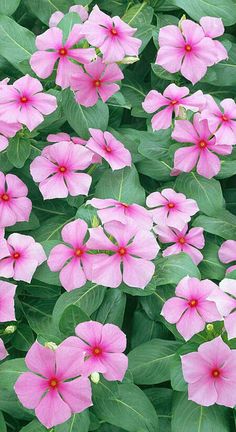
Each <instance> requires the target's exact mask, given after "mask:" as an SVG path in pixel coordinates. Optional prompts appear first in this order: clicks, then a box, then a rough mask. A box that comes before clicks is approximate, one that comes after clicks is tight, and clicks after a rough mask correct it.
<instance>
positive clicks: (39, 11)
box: [25, 0, 81, 25]
mask: <svg viewBox="0 0 236 432" xmlns="http://www.w3.org/2000/svg"><path fill="white" fill-rule="evenodd" d="M25 1H26V5H27V8H28V9H29V10H30V12H31V13H32V14H33V15H35V16H36V17H37V18H39V19H40V21H42V22H43V23H45V24H47V25H48V22H49V19H50V17H51V15H52V14H53V13H54V12H57V11H61V12H64V13H65V12H67V11H68V9H69V7H70V6H71V1H70V0H40V1H38V0H25ZM80 3H81V2H80Z"/></svg>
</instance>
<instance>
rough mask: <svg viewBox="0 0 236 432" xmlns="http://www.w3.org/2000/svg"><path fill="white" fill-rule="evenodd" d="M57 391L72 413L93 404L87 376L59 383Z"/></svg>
mask: <svg viewBox="0 0 236 432" xmlns="http://www.w3.org/2000/svg"><path fill="white" fill-rule="evenodd" d="M59 392H60V394H61V396H62V397H63V400H64V401H65V402H66V403H67V404H68V405H69V407H70V408H71V411H72V412H73V413H80V412H82V411H84V410H85V409H87V408H89V407H90V406H92V405H93V403H92V399H91V396H92V389H91V383H90V381H89V379H88V378H84V377H83V378H77V379H75V380H73V381H70V382H64V383H62V384H61V385H60V388H59Z"/></svg>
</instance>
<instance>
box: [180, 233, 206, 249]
mask: <svg viewBox="0 0 236 432" xmlns="http://www.w3.org/2000/svg"><path fill="white" fill-rule="evenodd" d="M185 238H186V240H187V243H189V244H190V245H192V246H195V247H196V248H198V249H202V248H203V247H204V246H205V239H204V236H203V228H191V229H190V230H189V232H188V234H187V235H186V236H185Z"/></svg>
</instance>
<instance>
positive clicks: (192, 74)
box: [181, 53, 207, 84]
mask: <svg viewBox="0 0 236 432" xmlns="http://www.w3.org/2000/svg"><path fill="white" fill-rule="evenodd" d="M206 72H207V66H206V65H205V63H204V62H203V61H202V60H201V59H199V58H198V57H197V56H196V55H194V54H193V53H190V55H185V57H184V60H183V63H182V66H181V73H182V75H183V76H184V77H185V78H187V79H188V80H189V81H191V83H192V84H196V82H198V81H200V79H202V77H203V76H204V75H205V74H206Z"/></svg>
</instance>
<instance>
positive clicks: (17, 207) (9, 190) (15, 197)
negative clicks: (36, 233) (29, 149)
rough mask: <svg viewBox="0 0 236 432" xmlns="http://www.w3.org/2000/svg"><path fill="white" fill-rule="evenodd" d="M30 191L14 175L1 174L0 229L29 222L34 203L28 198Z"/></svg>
mask: <svg viewBox="0 0 236 432" xmlns="http://www.w3.org/2000/svg"><path fill="white" fill-rule="evenodd" d="M27 194H28V189H27V187H26V186H25V184H24V183H23V182H22V181H21V180H20V179H19V178H18V177H17V176H15V175H13V174H7V175H6V176H5V174H3V173H2V172H0V227H1V228H4V227H7V226H11V225H15V223H16V222H24V221H28V220H29V217H30V213H31V210H32V202H31V201H30V199H29V198H27V197H26V195H27Z"/></svg>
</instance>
